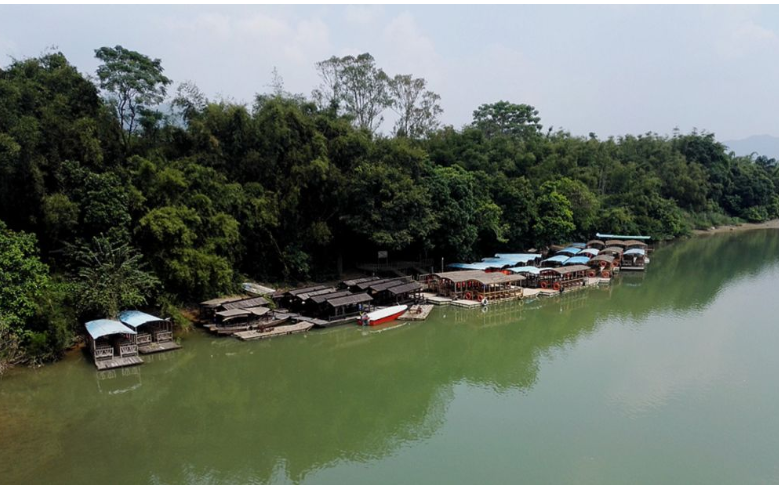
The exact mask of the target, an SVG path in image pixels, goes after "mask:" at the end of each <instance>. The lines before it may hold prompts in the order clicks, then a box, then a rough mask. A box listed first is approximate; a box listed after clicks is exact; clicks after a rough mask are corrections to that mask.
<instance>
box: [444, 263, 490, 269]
mask: <svg viewBox="0 0 779 485" xmlns="http://www.w3.org/2000/svg"><path fill="white" fill-rule="evenodd" d="M447 266H448V267H449V268H457V269H477V270H485V269H487V266H484V263H452V264H447Z"/></svg>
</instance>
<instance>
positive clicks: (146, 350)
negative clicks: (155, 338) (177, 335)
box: [138, 341, 181, 354]
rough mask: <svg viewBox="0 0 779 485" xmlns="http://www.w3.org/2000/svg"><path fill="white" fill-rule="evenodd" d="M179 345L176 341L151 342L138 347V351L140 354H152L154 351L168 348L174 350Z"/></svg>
mask: <svg viewBox="0 0 779 485" xmlns="http://www.w3.org/2000/svg"><path fill="white" fill-rule="evenodd" d="M180 348H181V345H179V344H177V343H176V342H172V341H171V342H162V343H159V342H152V343H150V344H149V345H144V346H142V347H138V352H140V353H141V354H153V353H156V352H167V351H169V350H176V349H180Z"/></svg>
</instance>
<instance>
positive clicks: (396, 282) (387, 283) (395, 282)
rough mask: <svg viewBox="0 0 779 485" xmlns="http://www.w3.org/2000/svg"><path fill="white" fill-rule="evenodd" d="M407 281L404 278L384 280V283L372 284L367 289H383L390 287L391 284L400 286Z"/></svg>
mask: <svg viewBox="0 0 779 485" xmlns="http://www.w3.org/2000/svg"><path fill="white" fill-rule="evenodd" d="M406 283H408V280H407V279H405V278H398V279H396V280H392V281H385V282H384V283H379V284H378V285H372V286H370V287H369V288H368V289H369V290H371V291H384V290H387V289H390V288H392V287H393V286H400V285H404V284H406Z"/></svg>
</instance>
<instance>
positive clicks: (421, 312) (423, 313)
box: [398, 305, 433, 321]
mask: <svg viewBox="0 0 779 485" xmlns="http://www.w3.org/2000/svg"><path fill="white" fill-rule="evenodd" d="M431 311H433V305H411V308H409V309H408V310H407V311H406V313H404V314H403V315H401V316H400V317H398V320H406V321H419V320H425V319H427V317H428V315H430V312H431Z"/></svg>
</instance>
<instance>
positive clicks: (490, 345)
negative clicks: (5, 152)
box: [0, 231, 779, 484]
mask: <svg viewBox="0 0 779 485" xmlns="http://www.w3.org/2000/svg"><path fill="white" fill-rule="evenodd" d="M778 289H779V231H751V232H744V233H738V234H723V235H714V236H709V237H697V238H693V239H690V240H686V241H680V242H677V243H674V244H671V245H668V246H666V247H663V248H660V249H658V250H656V251H655V252H653V253H652V263H651V264H650V266H649V269H648V271H647V272H646V273H645V274H624V275H622V276H621V277H618V278H617V279H616V280H615V281H614V284H612V285H611V286H609V287H603V288H598V289H595V288H592V289H587V290H584V291H578V292H570V293H566V294H564V295H562V296H561V297H559V298H550V299H545V300H540V301H528V302H523V303H518V302H517V303H507V304H503V305H500V304H495V305H491V306H490V307H489V308H488V309H486V310H484V311H482V310H481V309H476V310H472V309H456V308H453V307H440V308H436V309H435V310H434V311H433V313H432V314H431V317H430V318H429V319H428V320H427V321H426V322H419V323H412V324H406V325H391V326H387V327H379V328H372V329H371V330H365V329H361V328H359V327H356V326H348V327H341V328H335V329H329V330H325V331H312V332H310V333H308V334H305V335H295V336H290V337H282V338H279V339H276V340H273V341H267V342H264V341H263V342H239V341H237V340H234V339H230V338H221V339H217V338H213V337H210V336H208V335H204V334H202V333H201V332H199V331H196V332H191V333H190V334H188V335H186V336H185V337H184V339H183V342H182V343H183V345H184V348H183V349H182V350H179V351H176V352H172V353H167V354H159V355H157V356H154V357H152V358H149V359H147V360H149V362H147V363H146V364H144V365H143V366H140V367H136V368H130V369H126V370H124V371H122V370H117V371H115V372H113V373H109V374H106V375H101V376H99V375H98V373H97V372H96V371H95V369H94V367H93V366H92V364H91V362H90V361H89V360H87V359H86V358H85V357H84V356H83V355H81V354H75V355H71V356H69V357H68V358H67V359H65V360H64V361H62V362H59V363H56V364H54V365H50V366H45V367H42V368H40V369H36V370H30V369H17V370H14V371H13V372H12V373H11V374H10V375H8V376H6V377H4V378H3V379H2V380H0V483H9V484H16V483H20V484H22V483H67V484H70V483H74V484H75V483H111V484H137V483H152V484H180V483H195V484H201V483H202V484H206V483H208V484H212V483H235V484H239V483H240V484H243V483H312V484H343V483H359V484H368V483H371V484H373V483H375V484H397V483H431V484H432V483H447V484H459V483H463V484H464V483H519V482H522V483H582V484H602V483H631V484H657V483H679V484H692V483H701V484H703V483H706V484H714V483H723V484H724V483H727V484H731V483H755V484H757V483H777V482H779V412H777V411H779V405H778V404H777V403H779V378H777V371H778V370H779V351H777V349H779V291H778Z"/></svg>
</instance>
